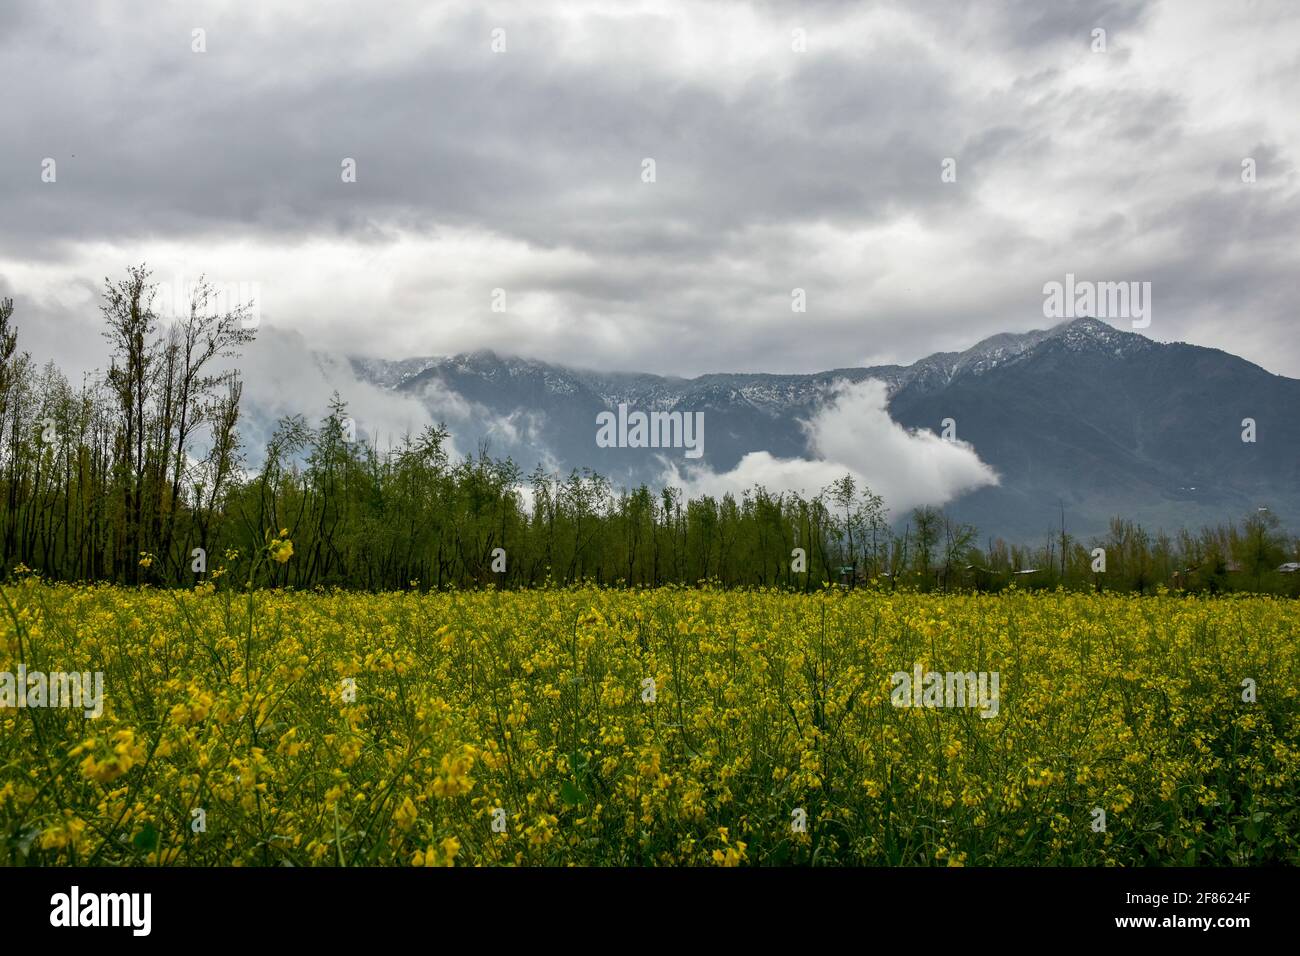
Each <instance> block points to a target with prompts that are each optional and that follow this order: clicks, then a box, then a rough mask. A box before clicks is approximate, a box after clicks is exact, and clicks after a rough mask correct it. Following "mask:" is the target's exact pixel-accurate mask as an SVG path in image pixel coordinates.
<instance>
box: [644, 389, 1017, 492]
mask: <svg viewBox="0 0 1300 956" xmlns="http://www.w3.org/2000/svg"><path fill="white" fill-rule="evenodd" d="M805 428H806V429H807V432H808V438H809V446H810V449H811V451H812V452H813V454H814V456H815V457H814V458H811V459H808V458H775V457H773V456H772V455H771V454H769V453H768V452H766V451H757V452H751V453H749V454H748V455H746V456H745V457H744V458H742V459H741V460H740V463H739V464H738V465H736V467H735V468H733V469H731V470H730V471H727V472H723V473H718V472H714V471H711V470H709V469H707V468H687V469H679V468H678V466H677V465H675V464H672V465H669V467H668V469H667V470H666V471H665V472H664V475H663V480H664V481H665V482H667V483H669V484H673V485H677V486H679V487H681V488H683V489H684V490H685V491H686V492H687V493H688V494H690V495H700V494H711V495H722V494H726V493H728V492H730V493H731V494H733V495H736V496H737V497H739V495H740V494H741V492H743V491H745V490H746V489H748V488H751V487H753V486H754V485H762V486H763V487H765V488H766V489H767V490H768V491H771V492H779V491H798V492H800V493H802V494H810V495H811V494H816V493H817V492H819V491H820V490H821V489H822V488H824V487H826V486H827V485H829V484H830V483H831V482H832V481H835V480H836V479H838V478H841V477H843V476H844V475H845V474H846V473H848V474H851V475H852V476H853V477H854V478H855V479H856V480H857V481H858V482H859V483H860V484H863V485H866V486H867V487H869V488H870V489H871V490H872V491H873V492H875V493H876V494H878V495H880V496H881V497H883V498H884V501H885V505H886V507H888V508H889V509H890V513H891V514H892V515H894V516H895V517H897V516H899V515H901V514H903V513H905V512H907V511H908V510H910V509H912V508H915V507H918V506H920V505H942V504H944V503H946V502H948V501H951V500H952V499H953V498H955V497H957V496H958V495H961V494H964V493H966V492H968V491H974V490H975V489H977V488H983V487H985V486H988V485H996V484H997V483H998V476H997V474H996V473H995V472H994V471H993V469H992V468H990V467H989V466H988V465H986V464H985V463H984V462H982V461H981V460H980V458H979V455H978V454H976V452H975V449H974V448H973V447H971V446H970V445H969V444H967V443H965V442H951V441H945V440H944V439H942V438H940V437H939V436H938V435H935V434H934V433H933V432H928V431H920V430H918V431H908V430H907V429H905V428H903V427H902V426H901V425H899V424H897V423H896V422H894V421H893V419H891V418H890V417H889V411H888V402H887V394H886V387H885V385H884V383H883V382H878V381H875V380H872V379H868V380H866V381H862V382H857V383H841V384H840V385H839V386H838V388H837V389H836V390H835V392H834V393H833V394H832V395H831V397H830V398H829V400H828V401H827V402H826V404H824V405H823V406H822V407H821V408H819V409H818V410H817V411H816V412H815V413H814V414H813V416H812V418H811V419H809V420H808V421H807V422H806V423H805Z"/></svg>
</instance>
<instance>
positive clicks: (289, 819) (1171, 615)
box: [0, 579, 1300, 866]
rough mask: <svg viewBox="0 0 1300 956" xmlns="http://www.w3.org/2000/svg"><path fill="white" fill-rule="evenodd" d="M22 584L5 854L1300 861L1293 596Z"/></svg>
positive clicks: (5, 638)
mask: <svg viewBox="0 0 1300 956" xmlns="http://www.w3.org/2000/svg"><path fill="white" fill-rule="evenodd" d="M4 598H5V600H4V602H3V606H0V616H3V620H4V625H3V629H0V636H2V643H0V674H3V675H7V678H3V684H0V704H3V705H4V706H3V707H2V708H0V839H3V846H2V847H0V860H3V861H4V862H5V863H6V864H8V865H36V864H41V865H57V864H83V865H84V864H90V865H148V866H155V865H158V866H210V865H238V866H277V865H293V866H312V865H319V866H336V865H347V866H356V865H394V866H409V865H416V866H444V865H455V866H475V865H567V864H577V865H605V866H639V865H701V866H711V865H742V866H749V865H847V864H852V865H857V864H870V865H922V866H931V865H967V866H987V865H1009V864H1030V865H1037V864H1061V865H1153V864H1197V865H1205V864H1216V865H1224V864H1227V865H1249V864H1260V863H1276V862H1284V863H1296V862H1297V861H1298V860H1300V818H1298V816H1297V814H1298V812H1300V811H1297V790H1298V787H1297V782H1298V781H1300V740H1298V737H1300V733H1298V732H1300V708H1298V706H1297V704H1298V696H1297V686H1300V651H1298V649H1297V625H1298V624H1300V607H1298V606H1297V605H1296V604H1295V603H1294V602H1286V601H1281V600H1274V599H1270V598H1256V597H1252V598H1230V599H1213V600H1206V599H1191V598H1181V597H1179V598H1175V597H1168V596H1163V597H1154V598H1153V597H1146V598H1139V597H1118V596H1107V595H1079V594H1065V593H1057V594H1038V595H1030V594H1024V593H1015V592H1011V593H1008V594H1002V595H997V596H977V595H962V596H943V595H919V594H902V593H896V594H890V593H886V592H880V591H873V590H857V591H854V592H852V593H845V592H835V591H832V592H823V593H815V594H810V595H802V594H793V593H787V592H780V591H748V592H724V591H716V590H709V589H704V590H686V589H677V588H669V589H658V590H641V591H629V590H600V589H593V588H584V589H568V590H537V591H525V592H510V593H497V592H493V591H476V592H463V593H424V594H421V593H416V592H406V593H391V594H380V595H373V594H358V593H343V592H330V593H292V592H276V591H262V592H253V593H251V594H249V593H243V592H240V591H238V590H235V589H231V590H229V591H214V590H213V589H212V587H211V586H210V585H209V586H205V587H204V588H202V589H199V590H196V591H189V592H184V591H178V592H169V591H156V590H126V589H120V588H114V587H108V586H104V587H89V586H80V587H77V586H65V585H49V584H43V583H40V582H38V581H36V580H34V579H28V580H25V581H22V582H19V583H15V584H10V585H6V586H5V587H4ZM72 673H76V674H80V675H84V678H85V685H84V687H83V688H82V690H83V691H85V694H84V697H83V699H82V700H80V701H72V702H71V703H70V702H69V699H68V698H69V694H70V685H69V683H68V680H67V679H66V675H68V674H72ZM96 673H98V674H99V675H101V676H102V699H101V700H100V701H99V707H100V710H101V713H100V715H99V716H93V711H94V709H95V708H94V706H93V705H92V704H91V703H90V698H91V696H92V689H93V686H94V678H93V675H94V674H96ZM59 674H62V675H65V677H56V676H55V675H59ZM931 674H937V675H939V678H937V679H932V678H931V677H930V676H929V675H931ZM944 674H956V675H958V677H957V680H956V682H955V689H954V682H953V681H952V680H948V681H947V682H946V683H942V682H941V679H942V678H943V675H944ZM33 675H35V676H33ZM20 677H21V679H20ZM904 678H906V679H907V680H904ZM42 681H43V682H44V687H43V688H42ZM909 684H911V686H909ZM995 688H996V693H994V690H995ZM963 689H965V691H966V694H965V700H964V702H963V701H962V699H961V693H960V692H961V691H962V690H963ZM60 695H61V696H60ZM78 703H79V704H80V705H81V706H73V705H74V704H78ZM87 713H91V716H87Z"/></svg>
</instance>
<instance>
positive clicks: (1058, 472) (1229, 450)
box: [353, 319, 1300, 539]
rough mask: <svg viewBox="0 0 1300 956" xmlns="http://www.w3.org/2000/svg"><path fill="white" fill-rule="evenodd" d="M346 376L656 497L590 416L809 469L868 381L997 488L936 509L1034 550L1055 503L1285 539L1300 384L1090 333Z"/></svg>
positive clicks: (1299, 519) (1098, 526)
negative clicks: (1263, 523) (949, 346)
mask: <svg viewBox="0 0 1300 956" xmlns="http://www.w3.org/2000/svg"><path fill="white" fill-rule="evenodd" d="M353 368H354V370H355V372H356V374H357V375H358V377H360V378H363V379H365V380H367V381H370V382H373V383H375V384H378V385H381V386H383V387H386V388H391V389H394V390H396V391H398V392H400V393H404V394H409V395H414V396H417V397H421V398H423V399H425V400H426V401H427V403H428V404H429V405H430V407H431V409H432V410H433V411H434V413H435V415H437V414H438V412H439V409H440V403H442V402H444V401H445V399H446V397H447V395H448V393H449V392H450V393H454V394H455V395H457V396H459V397H460V398H461V399H463V400H464V401H466V402H469V403H471V405H472V407H473V409H474V413H473V414H472V415H470V416H469V417H468V418H467V420H466V421H465V422H464V423H463V429H464V430H465V431H467V432H468V434H469V436H470V439H471V440H472V441H473V442H475V443H477V442H479V441H486V442H487V443H488V444H489V447H490V448H491V450H492V451H493V453H495V454H502V455H503V454H509V455H511V456H512V457H514V458H515V460H516V461H518V462H520V463H521V464H522V465H523V467H524V470H525V472H527V471H528V470H530V469H531V467H532V465H533V464H534V463H535V462H537V461H539V460H544V461H545V462H546V463H547V464H548V466H549V467H559V468H561V469H564V470H567V469H568V468H570V467H582V466H589V467H592V468H594V469H596V470H597V471H599V472H601V473H603V474H607V475H610V476H611V477H612V478H613V479H614V480H615V481H616V482H619V483H634V482H640V481H646V482H650V483H654V481H655V480H656V479H657V478H658V476H659V474H660V473H661V470H662V466H663V462H662V461H660V460H658V459H657V458H656V457H655V456H654V455H647V454H646V453H645V452H644V451H642V450H634V449H606V448H597V447H596V444H595V438H594V436H595V420H596V418H595V416H596V414H597V413H598V412H600V411H602V410H605V409H611V408H615V407H616V406H617V405H618V404H619V403H620V402H622V403H626V404H627V405H628V406H629V407H630V408H634V409H641V410H647V411H648V410H664V411H672V410H681V411H690V412H695V411H703V412H704V413H705V421H706V425H707V428H706V444H705V448H706V454H705V459H704V460H705V462H706V463H707V464H708V466H709V467H711V468H712V469H714V470H715V471H726V470H728V469H730V468H732V467H734V466H735V465H736V463H737V462H738V461H739V460H740V458H741V457H742V456H743V455H745V454H746V453H747V452H751V451H758V450H763V451H768V452H770V453H771V454H772V455H774V456H777V457H784V458H790V457H807V456H808V455H809V449H808V440H807V435H806V433H805V430H804V428H803V425H802V422H803V421H805V420H807V419H808V418H809V417H810V416H811V415H812V414H814V413H815V412H816V410H817V408H818V407H819V406H820V405H821V404H822V403H823V402H824V401H825V398H826V396H827V395H828V393H829V392H830V391H831V390H832V388H833V386H834V384H835V383H836V382H837V381H840V380H848V381H852V382H857V381H862V380H864V379H868V378H873V379H878V380H880V381H883V382H884V383H885V384H886V386H887V388H888V394H889V413H890V415H891V417H892V418H893V419H894V420H895V421H897V422H898V423H899V424H901V425H904V426H906V427H908V428H925V429H931V430H935V431H938V430H939V428H940V423H941V422H942V421H943V419H945V418H952V419H954V420H955V422H956V431H957V437H958V438H959V439H961V440H962V441H966V442H969V443H971V444H972V445H973V446H974V448H975V450H976V451H977V452H978V454H979V456H980V458H981V459H983V460H984V461H985V462H987V463H988V464H990V465H992V466H993V467H994V468H995V469H996V470H997V471H998V473H999V474H1000V476H1001V479H1002V480H1001V484H1000V485H999V486H998V487H991V488H984V489H981V490H979V491H976V492H973V493H971V494H968V495H966V496H965V497H963V498H961V499H959V500H957V501H956V502H953V503H952V504H951V505H950V510H951V511H952V512H953V513H954V514H955V515H957V516H958V517H960V518H962V519H964V520H968V521H971V522H973V523H975V524H977V525H978V526H979V527H980V529H981V531H982V532H983V533H986V534H1001V535H1004V536H1008V537H1015V538H1020V539H1025V538H1030V537H1033V538H1037V537H1039V536H1041V535H1042V534H1043V533H1045V532H1046V531H1047V530H1048V529H1049V528H1051V527H1053V526H1055V525H1056V524H1058V523H1059V520H1060V514H1059V509H1060V505H1061V503H1063V504H1064V506H1065V510H1066V519H1067V522H1068V524H1069V525H1070V527H1071V529H1072V530H1073V531H1075V532H1077V533H1081V534H1094V533H1098V532H1100V531H1102V530H1104V528H1105V525H1106V522H1107V520H1108V519H1109V517H1110V516H1111V515H1114V514H1123V515H1125V516H1127V517H1132V518H1136V519H1137V520H1139V521H1142V522H1143V523H1144V524H1146V525H1148V526H1153V527H1154V526H1163V527H1165V528H1169V529H1172V528H1175V527H1177V526H1179V525H1184V524H1185V525H1191V526H1194V525H1199V524H1201V523H1205V522H1212V521H1220V520H1224V519H1226V518H1230V517H1240V516H1241V515H1242V514H1244V513H1245V512H1247V511H1249V510H1253V509H1254V508H1255V507H1257V506H1261V505H1265V504H1267V505H1268V506H1269V507H1271V508H1273V509H1274V510H1275V511H1276V512H1277V513H1278V515H1279V516H1280V517H1282V518H1283V520H1284V521H1286V522H1287V523H1288V524H1290V525H1291V526H1292V527H1296V526H1300V490H1298V489H1300V421H1297V419H1296V416H1295V415H1294V412H1295V411H1296V410H1297V409H1300V381H1296V380H1294V379H1288V378H1284V377H1282V376H1278V375H1273V374H1271V373H1269V372H1267V371H1265V370H1264V369H1262V368H1260V367H1259V366H1257V365H1254V364H1252V363H1250V362H1246V361H1245V360H1243V359H1240V358H1238V357H1236V356H1233V355H1230V354H1228V353H1226V352H1222V351H1219V350H1217V349H1207V348H1201V347H1198V346H1193V345H1186V344H1183V343H1175V344H1162V343H1157V342H1153V341H1151V340H1149V339H1146V338H1144V337H1142V336H1140V335H1135V334H1133V333H1130V332H1124V331H1120V330H1118V329H1114V328H1112V327H1111V326H1109V325H1106V324H1105V323H1103V322H1098V321H1096V320H1095V319H1078V320H1075V321H1072V322H1067V323H1062V324H1061V325H1058V326H1056V327H1054V328H1051V329H1047V330H1039V331H1033V332H1027V333H1024V334H1010V333H1007V334H1002V335H995V336H993V337H991V338H988V339H985V340H984V341H982V342H979V343H978V344H976V345H974V346H972V347H971V348H970V349H967V350H966V351H964V352H944V353H936V354H934V355H931V356H928V357H926V358H924V359H921V360H920V361H918V362H916V363H914V364H912V365H909V366H883V367H876V368H848V369H834V370H831V371H827V372H820V373H816V374H812V375H767V374H711V375H703V376H700V377H698V378H694V379H681V378H671V377H663V376H656V375H644V374H634V373H621V374H620V373H597V372H588V371H579V370H574V369H568V368H564V367H562V366H557V365H550V364H547V363H543V362H535V361H529V360H525V359H517V358H503V357H499V356H497V355H495V354H493V353H491V352H478V353H474V354H471V355H459V356H455V357H451V358H445V359H432V358H430V359H409V360H405V361H402V362H382V361H376V360H354V361H353ZM1244 418H1253V419H1254V420H1255V422H1256V423H1257V436H1258V440H1257V441H1256V442H1254V443H1246V442H1243V441H1242V440H1241V433H1242V425H1241V422H1242V419H1244ZM503 423H504V424H503ZM521 425H522V426H523V427H520V426H521ZM665 454H667V455H673V454H674V453H673V452H667V453H665ZM675 454H678V455H679V454H680V452H677V453H675Z"/></svg>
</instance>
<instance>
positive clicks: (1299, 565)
mask: <svg viewBox="0 0 1300 956" xmlns="http://www.w3.org/2000/svg"><path fill="white" fill-rule="evenodd" d="M1277 569H1278V571H1280V572H1281V573H1282V574H1295V573H1296V572H1300V561H1288V562H1287V563H1286V564H1279V565H1278V567H1277Z"/></svg>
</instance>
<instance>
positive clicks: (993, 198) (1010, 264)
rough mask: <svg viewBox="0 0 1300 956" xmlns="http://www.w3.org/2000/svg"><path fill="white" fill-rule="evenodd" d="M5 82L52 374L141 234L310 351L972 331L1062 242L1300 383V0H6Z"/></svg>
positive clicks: (21, 297) (814, 357) (1080, 263)
mask: <svg viewBox="0 0 1300 956" xmlns="http://www.w3.org/2000/svg"><path fill="white" fill-rule="evenodd" d="M145 9H147V10H148V11H149V12H148V13H147V14H146V13H143V12H142V11H143V10H145ZM196 29H201V30H203V31H204V34H203V35H202V41H203V44H204V45H205V46H206V52H195V50H194V47H195V46H196V45H198V41H196V39H195V33H194V31H195V30H196ZM497 30H500V31H504V32H503V33H497V34H495V36H496V44H497V46H498V47H500V45H501V43H502V42H504V47H505V49H504V51H503V52H496V51H494V50H493V44H494V31H497ZM1096 30H1104V31H1105V51H1104V52H1097V51H1095V50H1094V47H1095V46H1097V41H1096V39H1095V37H1094V31H1096ZM797 31H802V33H799V32H797ZM800 46H803V47H806V48H805V49H802V50H800V49H796V48H797V47H800ZM0 84H3V90H4V92H3V96H2V97H0V291H2V292H3V294H6V295H11V296H13V297H14V298H15V299H16V302H17V306H18V314H17V320H18V322H19V325H20V335H21V339H20V341H21V343H22V346H23V347H24V348H26V349H28V350H30V351H31V352H32V353H33V356H34V357H35V358H37V359H41V360H44V359H46V358H55V359H56V360H58V361H60V362H61V363H62V364H64V365H65V366H67V367H68V368H69V370H70V371H71V370H75V369H78V368H85V367H92V366H95V365H101V364H102V363H103V359H102V353H103V345H102V343H101V342H100V341H99V339H98V335H97V327H98V321H99V320H98V311H97V304H98V295H99V289H100V287H101V286H102V283H103V278H104V276H105V275H112V276H115V277H116V276H119V275H120V274H121V273H122V271H123V269H124V267H125V266H126V265H127V264H128V263H132V262H138V261H141V260H147V261H148V263H149V264H150V265H151V266H152V267H153V268H154V270H155V277H156V278H157V279H159V280H160V281H163V282H165V283H172V282H175V281H177V280H179V281H189V280H192V279H193V278H194V277H196V276H197V275H198V274H199V273H201V272H206V273H207V274H208V276H209V277H210V278H212V279H214V280H216V281H218V282H223V283H236V282H243V283H246V284H248V287H249V288H252V284H253V283H255V284H256V288H257V290H258V293H259V304H260V306H261V316H262V321H263V322H265V323H267V324H269V325H270V326H273V327H275V328H276V329H279V330H282V331H285V332H290V333H296V334H298V335H301V336H302V337H303V340H305V341H306V342H308V343H310V344H311V345H312V346H314V347H316V348H321V349H329V350H332V351H337V352H341V353H349V354H366V355H374V356H382V357H389V358H401V357H410V356H416V355H430V354H447V353H453V352H458V351H466V350H472V349H476V348H493V349H496V350H497V351H500V352H504V353H511V354H518V355H524V356H529V357H535V358H540V359H545V360H550V361H557V362H563V363H568V364H573V365H581V366H588V367H595V368H603V369H638V370H646V371H655V372H663V373H675V374H685V375H694V374H698V373H701V372H707V371H729V370H735V371H744V370H754V371H774V372H799V371H813V370H820V369H824V368H832V367H842V366H849V365H868V364H878V363H885V362H910V361H913V360H915V359H916V358H919V357H921V356H923V355H926V354H928V353H930V352H934V351H940V350H944V351H948V350H957V349H961V348H965V347H967V346H969V345H971V344H973V343H974V342H975V341H977V340H978V339H980V338H982V337H984V336H986V335H990V334H993V333H996V332H1002V331H1024V330H1028V329H1031V328H1041V327H1045V326H1046V325H1050V324H1052V323H1051V321H1050V320H1048V319H1045V318H1044V316H1043V301H1044V296H1043V285H1044V283H1047V282H1050V281H1053V280H1058V281H1059V280H1063V279H1064V276H1065V274H1066V273H1074V274H1075V275H1076V276H1078V277H1079V278H1080V279H1089V280H1094V281H1149V282H1151V283H1152V299H1153V301H1152V312H1151V324H1150V327H1149V328H1147V329H1145V330H1144V333H1145V334H1147V335H1150V336H1151V337H1153V338H1156V339H1161V340H1185V341H1191V342H1195V343H1198V344H1203V345H1210V346H1216V347H1219V348H1223V349H1225V350H1228V351H1231V352H1234V353H1236V354H1239V355H1242V356H1244V357H1246V358H1248V359H1250V360H1252V361H1255V362H1258V363H1259V364H1261V365H1263V366H1264V367H1266V368H1268V369H1270V370H1272V371H1275V372H1279V373H1283V374H1288V375H1292V376H1300V335H1297V334H1296V329H1295V304H1296V293H1297V285H1298V282H1297V276H1298V275H1300V268H1298V267H1300V261H1298V260H1300V242H1297V240H1298V239H1300V198H1298V197H1300V188H1298V187H1300V179H1298V178H1297V169H1296V155H1297V146H1300V110H1297V108H1296V91H1297V90H1298V89H1300V4H1295V3H1291V2H1278V3H1265V2H1254V3H1251V2H1239V3H1230V2H1204V3H1201V2H1189V0H1177V2H1166V3H1156V4H1137V3H1128V2H1124V0H1112V2H1078V3H1067V2H1054V3H1046V2H1041V0H1025V2H1008V3H1003V4H979V5H973V4H971V5H968V4H965V3H961V4H958V3H953V4H948V3H938V2H926V0H907V2H899V3H864V2H845V3H832V2H805V3H790V4H784V3H767V2H752V3H721V2H718V3H710V2H691V3H686V2H681V3H679V2H671V0H670V2H663V0H656V2H647V3H638V2H629V0H617V2H615V0H601V2H592V3H587V2H576V0H575V2H547V0H525V2H520V3H495V2H489V3H465V4H459V3H454V4H451V3H449V4H444V3H436V2H434V3H431V2H428V0H417V2H409V3H402V2H384V3H373V4H362V5H358V4H356V3H346V4H344V3H328V2H320V0H312V2H310V3H305V2H304V3H294V2H284V0H279V2H276V3H274V4H272V3H264V2H256V3H255V2H247V3H243V2H241V3H208V2H175V3H154V4H148V5H141V4H137V3H113V2H101V3H96V4H89V3H87V4H80V3H77V4H37V3H33V2H25V0H15V2H5V3H4V4H3V5H0ZM346 158H351V159H353V160H355V162H356V182H343V176H342V163H343V161H344V160H345V159H346ZM647 158H650V159H653V160H654V161H655V181H654V182H652V183H647V182H644V181H643V160H645V159H647ZM945 158H952V159H954V160H955V163H956V181H955V182H944V181H942V178H941V171H942V163H943V161H944V160H945ZM1247 158H1250V159H1253V160H1254V161H1255V169H1256V177H1255V178H1256V181H1255V182H1253V183H1246V182H1243V181H1242V178H1243V177H1242V162H1243V160H1244V159H1247ZM47 159H53V160H54V161H55V166H54V170H55V177H54V181H53V182H46V181H43V176H42V173H43V169H44V168H45V166H44V165H43V164H44V162H45V160H47ZM795 288H802V289H804V290H805V292H806V297H807V311H806V312H804V313H795V312H792V310H791V290H792V289H795ZM494 289H504V290H505V307H506V311H505V312H504V313H502V312H494V311H493V310H492V303H493V298H492V295H493V290H494ZM1114 324H1116V325H1118V326H1120V327H1126V325H1127V324H1128V323H1126V322H1125V321H1124V320H1122V319H1121V320H1116V321H1115V322H1114Z"/></svg>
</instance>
